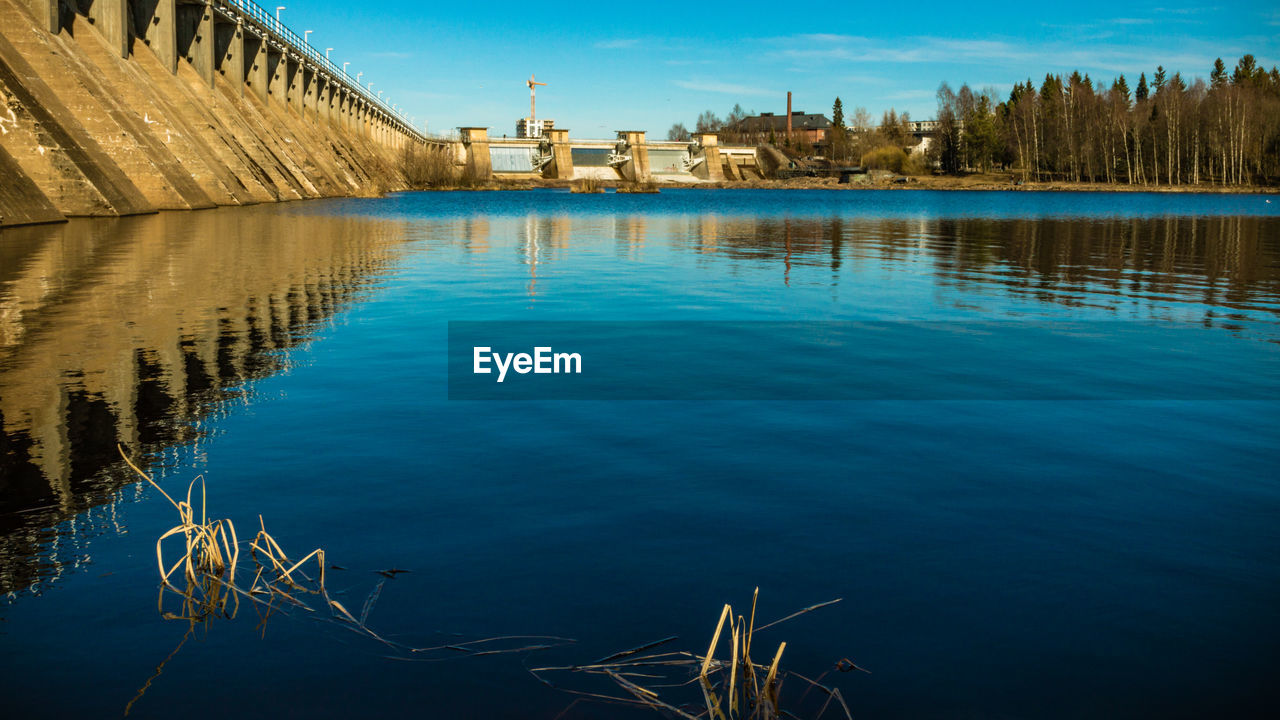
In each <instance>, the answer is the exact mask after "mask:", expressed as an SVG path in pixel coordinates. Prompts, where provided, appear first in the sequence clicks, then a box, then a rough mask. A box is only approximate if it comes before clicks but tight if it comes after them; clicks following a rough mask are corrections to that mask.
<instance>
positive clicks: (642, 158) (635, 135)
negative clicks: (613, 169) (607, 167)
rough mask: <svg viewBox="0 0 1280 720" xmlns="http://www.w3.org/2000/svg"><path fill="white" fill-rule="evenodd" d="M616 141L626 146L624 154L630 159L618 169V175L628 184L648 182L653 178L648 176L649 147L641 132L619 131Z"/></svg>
mask: <svg viewBox="0 0 1280 720" xmlns="http://www.w3.org/2000/svg"><path fill="white" fill-rule="evenodd" d="M618 139H619V140H621V141H622V142H623V143H624V144H625V145H626V152H627V154H628V155H630V156H631V159H630V160H628V161H627V162H625V163H623V164H622V165H621V166H620V167H618V174H619V175H621V176H622V179H623V180H628V181H630V182H649V181H650V180H651V179H653V176H652V175H650V174H649V145H648V143H647V142H646V141H645V138H644V131H643V130H619V131H618Z"/></svg>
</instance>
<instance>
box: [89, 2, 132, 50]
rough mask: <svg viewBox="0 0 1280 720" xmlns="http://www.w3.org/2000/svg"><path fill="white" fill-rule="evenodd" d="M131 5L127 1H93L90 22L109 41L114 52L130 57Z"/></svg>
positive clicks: (90, 7)
mask: <svg viewBox="0 0 1280 720" xmlns="http://www.w3.org/2000/svg"><path fill="white" fill-rule="evenodd" d="M128 12H129V3H128V2H127V0H93V4H92V5H90V6H89V22H91V23H93V26H94V27H95V28H97V30H98V32H99V33H101V34H102V37H104V38H106V39H107V44H108V45H110V46H111V50H112V51H113V52H119V53H120V57H129V15H128Z"/></svg>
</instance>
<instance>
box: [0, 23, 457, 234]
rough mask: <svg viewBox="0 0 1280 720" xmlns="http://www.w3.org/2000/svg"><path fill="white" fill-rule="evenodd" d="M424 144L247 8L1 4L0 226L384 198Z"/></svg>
mask: <svg viewBox="0 0 1280 720" xmlns="http://www.w3.org/2000/svg"><path fill="white" fill-rule="evenodd" d="M431 142H442V141H439V140H433V139H432V138H429V137H427V136H426V135H425V134H423V133H422V132H420V131H418V130H416V129H415V128H414V127H413V126H412V124H411V123H409V122H408V121H407V120H406V119H405V118H403V117H402V116H400V115H399V114H398V113H396V112H395V111H394V110H393V109H392V108H390V107H388V106H387V105H386V103H385V102H382V101H380V100H379V99H378V98H377V97H376V96H374V95H372V94H371V93H370V92H369V91H368V90H367V89H366V88H364V87H362V86H361V85H360V84H359V83H357V82H355V80H354V79H353V78H351V77H349V76H348V75H347V74H346V73H345V72H343V71H342V69H341V68H339V67H336V66H335V65H334V64H333V63H332V62H331V61H329V60H328V59H327V58H326V57H325V56H324V55H323V53H320V52H318V51H317V50H316V49H315V48H313V47H311V46H310V45H308V44H307V43H306V42H304V41H303V39H302V38H300V37H299V36H298V35H297V34H295V33H294V32H293V31H291V30H289V29H288V28H287V27H285V26H284V25H283V24H281V23H280V22H279V21H277V20H276V18H275V17H274V16H273V15H271V14H269V13H268V11H267V10H265V9H264V8H262V7H261V6H259V5H257V4H256V3H254V2H252V0H0V176H4V177H5V178H6V182H5V183H4V184H3V186H0V226H4V225H13V224H24V223H32V222H49V221H56V220H61V219H63V217H64V216H68V215H131V214H137V213H145V212H152V211H155V210H161V209H180V208H181V209H190V208H201V207H213V206H215V205H243V204H252V203H255V202H268V201H278V200H289V199H296V198H306V197H323V196H333V195H352V194H377V193H380V192H383V191H386V190H394V189H399V188H400V187H403V179H402V177H401V175H400V172H399V169H398V155H399V153H400V152H401V151H402V150H403V149H404V148H405V147H407V146H408V145H410V144H414V143H418V144H425V143H431Z"/></svg>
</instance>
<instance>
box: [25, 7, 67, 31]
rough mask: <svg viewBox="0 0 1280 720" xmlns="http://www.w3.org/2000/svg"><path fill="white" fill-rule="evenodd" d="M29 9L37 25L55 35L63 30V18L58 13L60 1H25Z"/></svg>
mask: <svg viewBox="0 0 1280 720" xmlns="http://www.w3.org/2000/svg"><path fill="white" fill-rule="evenodd" d="M25 4H26V6H27V9H28V10H30V11H31V15H32V17H34V18H35V19H36V24H37V25H39V26H40V27H42V28H44V29H46V30H48V31H49V32H51V33H53V34H54V35H57V34H58V31H59V30H61V29H62V17H61V13H60V12H58V0H25Z"/></svg>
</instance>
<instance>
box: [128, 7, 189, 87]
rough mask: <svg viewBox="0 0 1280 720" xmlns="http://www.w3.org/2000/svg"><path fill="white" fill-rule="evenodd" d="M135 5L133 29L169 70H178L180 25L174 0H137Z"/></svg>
mask: <svg viewBox="0 0 1280 720" xmlns="http://www.w3.org/2000/svg"><path fill="white" fill-rule="evenodd" d="M131 5H132V7H133V31H134V34H135V35H137V36H138V37H140V38H142V41H143V42H144V43H146V44H147V47H149V48H151V52H153V53H155V54H156V57H158V58H160V63H161V64H162V65H164V66H165V67H166V68H169V72H171V73H176V72H178V27H177V24H176V19H177V12H176V10H175V9H174V0H137V1H136V2H133V3H131Z"/></svg>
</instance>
